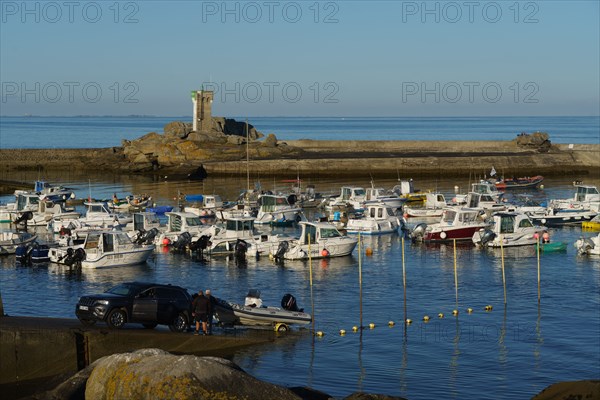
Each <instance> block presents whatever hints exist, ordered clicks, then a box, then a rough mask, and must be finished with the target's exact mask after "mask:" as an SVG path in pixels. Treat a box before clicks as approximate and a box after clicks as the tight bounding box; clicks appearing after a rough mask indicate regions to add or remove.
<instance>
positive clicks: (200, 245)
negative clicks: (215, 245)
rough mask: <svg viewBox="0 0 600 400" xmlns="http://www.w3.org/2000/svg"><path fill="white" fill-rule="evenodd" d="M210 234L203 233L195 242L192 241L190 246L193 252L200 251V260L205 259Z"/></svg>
mask: <svg viewBox="0 0 600 400" xmlns="http://www.w3.org/2000/svg"><path fill="white" fill-rule="evenodd" d="M210 245H211V243H210V235H202V236H200V238H198V240H196V241H195V242H192V243H190V245H189V246H188V247H189V249H190V251H191V252H192V253H194V252H195V253H198V257H199V258H200V261H202V260H204V250H206V249H207V248H208V246H210Z"/></svg>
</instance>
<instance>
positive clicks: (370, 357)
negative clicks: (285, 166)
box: [0, 117, 600, 399]
mask: <svg viewBox="0 0 600 400" xmlns="http://www.w3.org/2000/svg"><path fill="white" fill-rule="evenodd" d="M177 119H180V120H185V119H184V118H183V117H181V118H177V117H169V118H167V117H165V118H162V117H161V118H159V117H68V118H67V117H3V118H2V119H1V120H0V121H1V123H0V140H1V142H0V145H1V147H2V148H15V147H26V148H40V147H41V148H48V147H56V148H62V147H102V146H117V145H119V143H120V140H121V139H134V138H136V137H139V136H141V135H143V134H145V133H147V132H150V131H158V132H160V131H161V129H162V126H163V125H164V124H165V123H167V122H170V121H172V120H177ZM242 120H243V118H242ZM249 122H250V123H251V124H253V125H254V126H256V128H257V129H258V130H260V131H262V132H264V133H275V134H276V135H277V137H278V138H280V139H282V140H293V139H299V138H311V139H334V140H340V139H342V138H347V139H354V140H372V139H373V138H377V139H385V140H391V139H407V140H408V139H410V140H419V139H421V138H427V139H439V140H488V139H489V140H498V139H506V140H510V139H512V138H514V137H515V136H516V135H517V134H519V133H520V132H532V131H537V130H539V131H545V132H548V133H549V134H550V139H551V140H552V142H553V143H595V144H598V143H599V132H600V128H599V119H598V117H502V118H499V117H490V118H483V117H476V118H475V117H474V118H287V117H286V118H272V117H269V118H266V117H263V118H252V119H251V120H249ZM66 162H68V160H66ZM490 168H491V166H490ZM0 175H1V176H0V179H13V180H21V181H27V182H31V184H32V187H33V181H34V180H36V179H40V178H43V179H46V180H48V181H49V182H52V183H55V184H62V185H64V186H67V187H70V188H73V189H74V190H75V193H76V195H77V197H79V198H86V197H88V196H92V197H95V198H110V197H111V196H112V194H113V193H117V194H118V196H119V197H124V195H126V194H129V193H147V194H150V195H152V196H153V199H154V201H155V202H156V203H157V204H159V205H166V204H171V205H173V204H175V198H176V197H177V196H179V195H180V194H182V193H186V194H192V193H204V194H207V193H216V194H220V195H221V196H222V197H223V198H224V199H225V200H234V199H235V198H236V197H237V195H238V194H239V192H240V190H241V189H242V188H244V187H246V184H247V182H246V177H233V176H232V177H219V178H213V177H209V178H207V179H206V180H205V181H203V182H197V181H185V180H171V179H170V178H169V177H168V176H150V177H147V176H138V175H111V174H100V173H98V174H87V175H82V174H81V173H80V172H78V171H69V172H64V173H48V174H41V173H40V172H38V171H22V172H16V173H12V174H11V175H10V176H8V175H6V173H4V172H2V173H0ZM531 175H536V171H535V170H532V171H531ZM294 178H297V176H296V172H295V171H290V179H294ZM299 178H300V179H301V180H302V184H303V185H305V184H309V183H310V184H313V185H315V188H316V190H317V191H318V192H322V193H325V194H332V193H336V192H339V188H340V186H341V185H346V184H353V185H358V186H370V185H371V182H370V178H369V177H368V176H364V177H363V176H361V177H356V179H349V178H345V179H344V180H336V179H333V178H323V179H314V178H310V177H299ZM399 178H402V179H406V178H409V177H408V176H396V174H394V176H390V177H387V178H381V179H379V178H378V180H377V181H375V182H374V184H375V185H376V186H381V187H385V188H391V187H392V186H393V185H395V184H397V181H398V179H399ZM475 178H476V177H472V178H470V179H467V178H457V179H444V180H438V179H427V180H415V181H414V184H415V187H416V188H418V189H420V190H423V191H427V190H435V191H440V192H442V193H444V194H446V197H447V198H450V197H451V196H452V195H453V194H454V193H455V192H457V191H458V192H464V191H466V190H467V189H468V188H469V186H470V184H471V183H472V182H473V180H474V179H475ZM251 179H252V184H254V185H258V184H260V186H261V187H262V188H264V189H268V190H274V191H285V190H288V189H289V185H290V183H289V182H287V181H284V180H282V179H281V178H274V177H269V176H256V175H252V176H251ZM574 181H583V182H584V183H589V184H594V185H597V186H598V185H600V179H599V178H597V177H588V176H572V177H571V176H568V177H547V178H546V179H545V180H544V182H543V187H540V188H537V189H530V190H526V191H522V192H518V193H514V194H513V193H507V194H506V197H507V198H509V199H512V198H516V197H518V196H527V197H530V198H532V199H535V200H537V201H548V200H550V199H557V198H569V197H572V196H573V194H574V187H573V183H574ZM13 199H14V197H13V196H12V195H11V194H10V193H2V194H1V195H0V202H2V201H3V202H9V201H13ZM306 213H307V217H309V218H316V217H318V216H319V211H317V210H307V211H306ZM418 222H426V223H431V221H427V220H425V221H420V220H409V225H411V226H412V225H414V224H416V223H418ZM273 229H274V230H275V232H278V233H283V234H288V235H291V236H293V235H297V234H298V233H299V229H298V227H288V228H273ZM39 233H40V234H41V235H45V234H47V232H45V230H44V229H43V228H41V230H40V232H39ZM592 235H594V236H595V235H598V232H586V231H583V230H582V228H581V226H565V227H561V228H554V229H551V230H550V239H551V241H553V242H566V243H567V244H568V246H567V250H566V251H564V252H557V253H541V254H539V257H538V253H537V252H536V249H535V247H522V248H506V249H504V251H503V252H502V251H501V250H500V249H497V250H492V249H490V250H481V249H478V248H476V247H474V246H472V245H469V244H459V245H457V246H456V247H454V246H453V245H452V244H442V245H424V244H415V243H412V242H411V241H410V240H408V239H406V238H404V237H402V236H401V235H399V234H389V235H381V236H373V237H369V236H362V237H361V238H360V242H361V244H360V246H359V247H357V249H356V250H355V251H354V252H353V253H352V255H350V256H347V257H341V258H332V259H320V260H312V261H311V262H308V261H287V262H285V263H284V264H283V265H277V264H274V263H273V262H272V261H271V260H269V259H268V258H267V257H263V258H260V259H258V260H255V259H249V260H248V262H247V263H246V264H241V265H240V264H236V263H235V261H234V260H232V259H229V258H226V257H213V258H209V259H208V260H207V261H205V262H200V261H198V260H197V259H194V258H192V257H190V256H187V255H182V254H171V253H170V252H168V251H165V250H163V249H160V250H157V251H156V252H155V253H154V255H153V256H152V257H151V259H150V260H149V261H148V262H147V263H146V264H143V265H137V266H131V267H121V268H109V269H104V270H84V271H82V272H81V273H73V272H71V271H69V270H68V269H66V268H64V267H62V266H58V265H54V264H40V265H34V266H23V265H20V264H18V263H16V262H15V258H14V256H2V257H0V291H1V294H2V299H3V302H4V309H5V312H6V313H8V314H10V315H24V316H38V317H45V316H48V317H68V318H73V317H74V305H75V304H76V302H77V300H78V298H79V297H80V296H82V295H87V294H92V293H97V292H101V291H104V290H106V289H108V288H109V287H111V286H113V285H116V284H118V283H121V282H124V281H131V280H142V281H156V282H160V283H171V284H177V285H181V286H184V287H186V288H188V290H189V291H190V292H195V291H197V290H198V289H206V288H210V289H212V292H213V294H214V295H216V296H217V297H220V298H223V299H226V300H230V301H234V302H243V301H244V297H245V295H246V293H247V292H248V290H249V289H259V290H261V292H262V298H263V302H264V304H265V305H273V306H279V305H280V301H281V298H282V296H283V295H284V294H286V293H291V294H293V295H294V296H295V297H296V299H297V301H298V304H299V306H300V307H303V308H304V309H305V310H306V311H307V312H309V313H312V315H313V316H314V325H311V326H309V327H304V328H300V327H296V328H294V329H293V330H292V331H291V332H289V333H288V334H285V335H282V336H279V337H278V338H277V339H276V340H275V341H274V342H272V343H269V344H267V345H261V346H257V347H250V348H247V349H242V350H239V351H237V352H236V353H235V354H234V355H228V358H230V359H231V360H232V361H234V362H235V363H237V364H238V365H239V366H241V367H242V368H243V369H244V370H245V371H246V372H248V373H250V374H251V375H253V376H255V377H257V378H259V379H262V380H265V381H268V382H272V383H276V384H280V385H284V386H290V387H292V386H309V387H312V388H314V389H317V390H320V391H323V392H326V393H329V394H331V395H333V396H335V397H336V398H343V397H344V396H347V395H349V394H350V393H353V392H357V391H364V392H371V393H381V394H388V395H395V396H403V397H406V398H408V399H433V398H439V399H466V398H474V399H499V398H515V399H524V398H530V397H532V396H533V395H535V394H536V393H538V392H540V391H541V390H543V389H544V388H545V387H547V386H548V385H550V384H553V383H556V382H559V381H572V380H582V379H600V340H599V338H600V257H598V256H582V255H579V254H577V252H576V249H575V248H574V246H573V243H574V242H575V241H576V240H577V239H578V238H580V237H591V236H592ZM367 249H369V250H370V251H367ZM503 267H504V268H503ZM503 270H504V273H503ZM503 276H504V277H505V279H504V282H505V284H506V297H505V295H504V286H503ZM538 276H539V280H538ZM404 282H406V284H404ZM24 294H26V295H24ZM40 299H44V300H43V303H44V304H43V306H40V301H41V300H40ZM487 306H491V310H490V308H489V307H487ZM486 308H487V310H486ZM469 309H471V310H472V311H471V312H469ZM453 310H457V311H458V314H457V315H453ZM440 314H443V315H440ZM425 316H428V317H429V320H428V321H425V318H424V317H425ZM407 318H408V319H411V320H412V323H411V324H405V323H404V321H405V320H406V319H407ZM354 326H356V327H359V329H357V331H356V332H354V331H353V329H352V328H353V327H354ZM360 327H362V328H360ZM140 329H142V328H141V327H140ZM157 329H165V328H164V327H163V328H161V327H159V328H157ZM244 329H248V328H239V332H243V331H244ZM341 330H344V331H345V334H341V333H340V332H341ZM316 332H321V333H322V335H319V336H317V335H316V334H314V333H316ZM190 334H191V333H190ZM216 334H224V335H228V334H231V331H230V330H228V329H217V330H216ZM198 340H203V338H202V337H199V338H198Z"/></svg>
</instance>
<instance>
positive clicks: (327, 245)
mask: <svg viewBox="0 0 600 400" xmlns="http://www.w3.org/2000/svg"><path fill="white" fill-rule="evenodd" d="M357 242H358V240H357V239H355V238H349V237H344V238H341V239H337V240H325V241H323V242H319V243H313V244H311V245H310V252H309V246H308V245H300V244H293V243H290V248H289V250H288V251H287V252H285V254H284V256H283V258H285V259H286V260H306V259H308V258H309V253H310V257H311V258H329V257H343V256H347V255H349V254H351V253H352V251H353V250H354V248H355V247H356V243H357Z"/></svg>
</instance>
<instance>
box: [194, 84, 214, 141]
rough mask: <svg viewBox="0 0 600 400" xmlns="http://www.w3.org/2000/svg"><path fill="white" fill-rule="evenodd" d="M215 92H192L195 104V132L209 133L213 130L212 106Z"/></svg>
mask: <svg viewBox="0 0 600 400" xmlns="http://www.w3.org/2000/svg"><path fill="white" fill-rule="evenodd" d="M213 95H214V92H213V91H212V90H211V91H209V90H192V102H193V103H194V122H193V124H192V125H193V128H192V129H193V130H194V132H198V131H209V130H211V128H212V116H211V105H212V102H213Z"/></svg>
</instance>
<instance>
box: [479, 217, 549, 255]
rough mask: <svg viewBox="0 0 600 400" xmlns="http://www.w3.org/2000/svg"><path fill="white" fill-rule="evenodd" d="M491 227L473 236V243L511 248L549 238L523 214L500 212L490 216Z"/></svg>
mask: <svg viewBox="0 0 600 400" xmlns="http://www.w3.org/2000/svg"><path fill="white" fill-rule="evenodd" d="M492 221H493V222H492V225H491V226H490V227H488V228H483V229H480V230H479V231H477V232H475V233H474V234H473V237H472V240H473V243H474V244H475V245H477V246H481V247H512V246H528V245H534V244H537V243H538V241H539V240H540V238H544V239H547V238H549V236H548V233H547V232H546V230H545V229H544V228H542V227H539V226H534V225H533V223H532V222H531V219H530V218H529V217H528V216H527V215H526V214H523V213H514V212H512V213H509V212H500V213H496V214H494V215H493V216H492Z"/></svg>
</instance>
